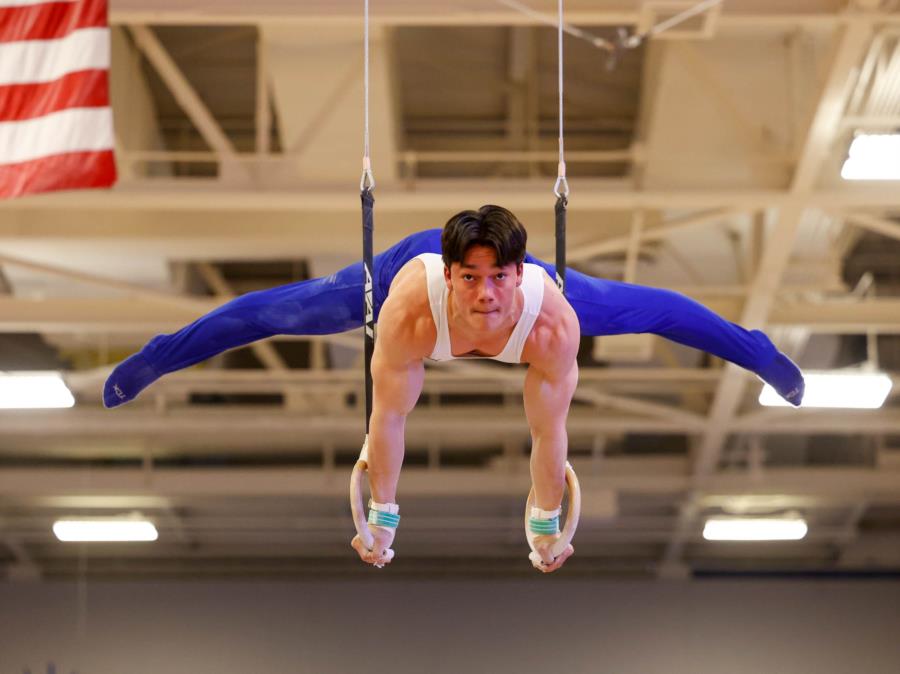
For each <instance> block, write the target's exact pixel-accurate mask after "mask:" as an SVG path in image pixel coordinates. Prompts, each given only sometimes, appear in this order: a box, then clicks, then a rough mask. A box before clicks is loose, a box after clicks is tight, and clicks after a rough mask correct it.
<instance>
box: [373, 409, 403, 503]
mask: <svg viewBox="0 0 900 674" xmlns="http://www.w3.org/2000/svg"><path fill="white" fill-rule="evenodd" d="M405 431H406V415H402V414H396V413H393V414H380V413H377V412H373V414H372V421H371V424H370V425H369V460H368V464H369V488H370V489H371V491H372V499H373V500H375V501H376V502H378V503H396V502H397V483H398V482H399V480H400V469H401V468H402V467H403V453H404V449H405V444H404V433H405Z"/></svg>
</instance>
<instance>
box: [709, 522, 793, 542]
mask: <svg viewBox="0 0 900 674" xmlns="http://www.w3.org/2000/svg"><path fill="white" fill-rule="evenodd" d="M807 530H808V528H807V526H806V520H804V519H802V518H800V517H775V518H752V519H751V518H742V517H741V518H738V517H711V518H710V519H708V520H706V526H704V527H703V538H705V539H706V540H708V541H798V540H800V539H801V538H803V537H804V536H806V532H807Z"/></svg>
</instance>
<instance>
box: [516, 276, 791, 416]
mask: <svg viewBox="0 0 900 674" xmlns="http://www.w3.org/2000/svg"><path fill="white" fill-rule="evenodd" d="M529 261H531V260H529ZM534 262H535V263H536V264H540V265H541V266H543V267H544V268H545V269H547V270H548V272H549V273H550V276H551V278H553V267H552V265H548V264H546V263H544V262H540V261H539V260H534ZM566 298H567V299H568V300H569V302H570V303H571V305H572V307H573V308H574V309H575V313H576V314H577V315H578V320H579V323H580V324H581V332H582V334H584V335H593V336H602V335H621V334H627V333H643V332H649V333H653V334H656V335H660V336H662V337H665V338H666V339H670V340H672V341H673V342H678V343H679V344H684V345H686V346H690V347H693V348H695V349H700V350H702V351H707V352H709V353H711V354H713V355H715V356H718V357H719V358H723V359H725V360H727V361H730V362H732V363H735V364H736V365H740V366H741V367H743V368H745V369H747V370H750V371H751V372H754V373H756V374H757V375H758V376H759V377H761V378H762V379H763V380H764V381H766V382H767V383H769V384H771V385H772V387H773V388H774V389H775V390H776V391H778V393H780V394H781V395H782V397H784V398H785V399H786V400H787V401H788V402H790V403H792V404H794V405H799V404H800V400H801V399H802V397H803V375H802V373H801V372H800V369H799V368H798V367H797V366H796V365H794V363H793V362H791V360H790V359H789V358H788V357H787V356H785V355H784V354H783V353H780V352H779V351H778V349H776V348H775V345H774V344H772V341H771V340H770V339H769V338H768V337H767V336H766V335H765V334H764V333H763V332H761V331H759V330H746V329H744V328H742V327H741V326H739V325H736V324H735V323H731V322H730V321H727V320H725V319H724V318H722V317H721V316H719V315H718V314H716V313H714V312H713V311H711V310H709V309H707V308H706V307H704V306H703V305H702V304H700V303H699V302H695V301H694V300H692V299H690V298H689V297H686V296H685V295H682V294H680V293H676V292H673V291H671V290H662V289H659V288H651V287H648V286H640V285H635V284H631V283H620V282H617V281H607V280H603V279H598V278H594V277H591V276H588V275H586V274H582V273H581V272H577V271H574V270H572V269H568V270H566Z"/></svg>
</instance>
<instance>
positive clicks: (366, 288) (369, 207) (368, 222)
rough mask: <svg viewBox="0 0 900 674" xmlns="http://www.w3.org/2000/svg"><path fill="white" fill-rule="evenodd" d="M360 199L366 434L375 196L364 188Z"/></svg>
mask: <svg viewBox="0 0 900 674" xmlns="http://www.w3.org/2000/svg"><path fill="white" fill-rule="evenodd" d="M359 196H360V199H361V201H362V235H363V283H364V285H363V295H364V299H365V302H364V304H363V310H364V311H365V314H364V321H365V330H364V331H363V332H364V334H365V361H366V362H365V371H366V435H368V433H369V419H370V418H371V416H372V352H373V351H374V350H375V302H374V300H375V298H374V296H373V294H372V279H373V278H374V276H373V271H374V269H373V268H374V260H373V252H372V233H373V231H374V229H375V217H374V210H375V197H374V196H373V195H372V190H370V189H368V188H365V189H363V190H362V192H360V195H359Z"/></svg>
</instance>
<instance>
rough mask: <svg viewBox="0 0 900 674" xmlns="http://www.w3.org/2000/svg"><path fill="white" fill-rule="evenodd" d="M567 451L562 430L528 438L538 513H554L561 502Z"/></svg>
mask: <svg viewBox="0 0 900 674" xmlns="http://www.w3.org/2000/svg"><path fill="white" fill-rule="evenodd" d="M567 452H568V437H567V435H566V431H565V429H562V430H557V431H553V432H549V433H548V432H543V433H539V434H533V435H532V445H531V482H532V485H533V486H534V499H535V500H534V503H535V505H536V506H537V507H538V508H541V509H542V510H555V509H556V508H558V507H559V506H560V504H561V503H562V497H563V491H564V490H565V482H566V454H567Z"/></svg>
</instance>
